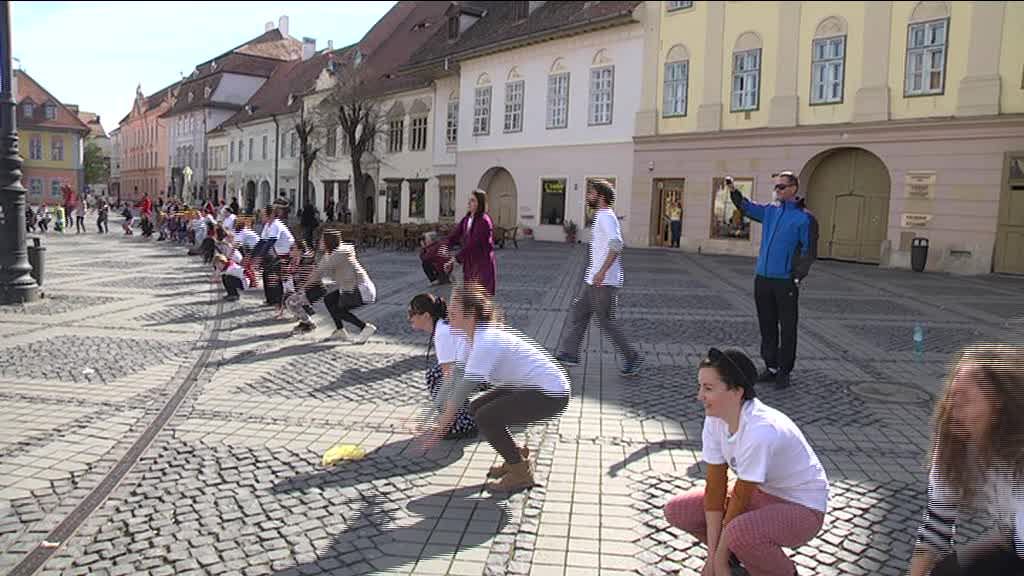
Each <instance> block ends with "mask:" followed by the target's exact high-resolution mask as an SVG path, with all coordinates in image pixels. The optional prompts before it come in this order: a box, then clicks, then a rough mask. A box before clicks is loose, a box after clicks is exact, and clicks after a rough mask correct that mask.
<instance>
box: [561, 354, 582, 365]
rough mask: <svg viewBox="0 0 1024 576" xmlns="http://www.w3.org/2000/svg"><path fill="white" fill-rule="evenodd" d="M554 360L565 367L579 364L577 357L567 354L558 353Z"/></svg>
mask: <svg viewBox="0 0 1024 576" xmlns="http://www.w3.org/2000/svg"><path fill="white" fill-rule="evenodd" d="M555 360H558V361H559V362H561V363H562V364H564V365H565V366H579V364H580V359H579V356H573V355H572V354H569V353H568V352H559V353H558V356H555Z"/></svg>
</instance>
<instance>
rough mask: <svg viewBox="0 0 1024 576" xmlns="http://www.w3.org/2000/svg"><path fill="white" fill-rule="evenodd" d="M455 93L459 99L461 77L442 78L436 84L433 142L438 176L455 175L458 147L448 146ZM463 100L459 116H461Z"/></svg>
mask: <svg viewBox="0 0 1024 576" xmlns="http://www.w3.org/2000/svg"><path fill="white" fill-rule="evenodd" d="M453 93H454V95H455V98H456V99H458V98H459V77H458V76H448V77H445V78H440V79H438V80H437V81H436V82H435V83H434V102H436V103H437V105H436V106H434V110H433V122H434V126H433V142H432V143H431V145H432V146H433V148H434V167H435V171H436V172H437V173H438V174H443V173H448V174H454V173H455V158H456V153H455V152H456V150H457V147H458V145H457V144H456V145H455V146H448V133H447V128H448V101H449V99H450V97H451V96H452V94H453ZM461 107H462V104H461V100H460V105H459V110H460V111H459V114H460V115H461V114H462V112H461Z"/></svg>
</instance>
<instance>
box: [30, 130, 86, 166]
mask: <svg viewBox="0 0 1024 576" xmlns="http://www.w3.org/2000/svg"><path fill="white" fill-rule="evenodd" d="M36 136H38V137H39V138H40V139H41V140H42V144H43V149H42V152H43V155H42V159H41V160H32V159H31V154H32V152H31V145H32V138H34V137H36ZM54 137H59V138H61V139H62V140H64V160H58V161H54V160H50V146H51V142H52V140H53V138H54ZM78 139H79V136H78V135H77V134H72V133H57V132H47V131H42V130H18V149H19V151H20V152H21V157H22V158H24V160H25V165H26V166H28V167H36V168H57V169H66V170H74V169H75V168H77V167H78V166H77V162H76V155H77V154H78V148H77V147H76V143H77V141H78Z"/></svg>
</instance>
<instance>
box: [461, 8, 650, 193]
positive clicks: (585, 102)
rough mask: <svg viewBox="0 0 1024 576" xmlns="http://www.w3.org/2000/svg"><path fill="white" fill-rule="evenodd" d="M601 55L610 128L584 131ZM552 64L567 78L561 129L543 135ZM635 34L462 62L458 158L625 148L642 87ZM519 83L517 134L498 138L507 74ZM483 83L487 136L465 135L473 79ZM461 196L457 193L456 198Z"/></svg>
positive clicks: (597, 35)
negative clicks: (610, 96)
mask: <svg viewBox="0 0 1024 576" xmlns="http://www.w3.org/2000/svg"><path fill="white" fill-rule="evenodd" d="M602 50H603V51H604V52H603V54H604V59H606V60H607V64H609V65H614V66H615V79H614V100H613V113H612V123H611V124H608V125H601V126H589V125H588V122H587V121H588V111H589V103H590V70H591V68H593V67H597V66H596V65H595V64H594V60H595V56H596V55H597V54H598V52H599V51H602ZM556 58H562V59H563V61H564V65H565V67H566V70H567V71H568V72H569V74H570V78H569V121H568V127H567V128H561V129H551V130H549V129H547V127H546V125H547V124H546V123H547V90H548V87H547V82H548V76H549V73H550V72H551V69H552V64H553V63H554V62H555V59H556ZM642 59H643V28H642V27H641V25H640V24H631V25H627V26H618V27H616V28H612V29H610V30H603V31H599V32H593V33H589V34H583V35H580V36H575V37H572V38H566V39H561V40H555V41H552V42H545V43H541V44H537V45H533V46H528V47H525V48H519V49H516V50H510V51H508V52H501V53H498V54H494V55H491V56H485V57H482V58H477V59H474V60H469V61H466V62H463V63H462V65H461V81H460V89H459V92H460V102H461V105H460V108H459V145H458V151H459V152H460V153H461V152H463V151H477V150H487V149H500V148H520V147H522V148H526V147H536V146H548V147H553V146H564V145H568V144H607V143H618V142H632V140H633V132H634V129H633V127H634V118H635V115H636V111H637V109H638V108H639V105H640V89H641V84H642V82H643V75H642V73H643V69H642V68H643V67H642V66H640V65H639V62H641V61H642ZM513 67H515V68H517V69H518V72H519V75H520V76H521V79H522V80H524V81H525V104H524V118H523V130H522V131H521V132H514V133H505V132H504V113H505V83H506V81H507V80H508V76H509V72H510V71H511V70H512V68H513ZM484 73H486V74H487V75H488V76H489V77H490V81H491V86H492V93H491V128H490V134H489V135H487V136H474V135H473V100H474V94H475V89H476V87H477V82H478V80H479V78H480V76H481V74H484ZM464 193H467V194H468V191H463V190H460V191H459V196H460V197H463V196H464Z"/></svg>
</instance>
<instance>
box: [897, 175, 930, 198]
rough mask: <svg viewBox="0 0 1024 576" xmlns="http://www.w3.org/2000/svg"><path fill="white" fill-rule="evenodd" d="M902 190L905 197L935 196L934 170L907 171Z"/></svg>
mask: <svg viewBox="0 0 1024 576" xmlns="http://www.w3.org/2000/svg"><path fill="white" fill-rule="evenodd" d="M904 190H905V191H906V195H907V198H916V199H919V200H931V199H933V198H934V197H935V172H932V171H928V172H924V171H920V172H907V177H906V184H905V188H904Z"/></svg>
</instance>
